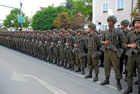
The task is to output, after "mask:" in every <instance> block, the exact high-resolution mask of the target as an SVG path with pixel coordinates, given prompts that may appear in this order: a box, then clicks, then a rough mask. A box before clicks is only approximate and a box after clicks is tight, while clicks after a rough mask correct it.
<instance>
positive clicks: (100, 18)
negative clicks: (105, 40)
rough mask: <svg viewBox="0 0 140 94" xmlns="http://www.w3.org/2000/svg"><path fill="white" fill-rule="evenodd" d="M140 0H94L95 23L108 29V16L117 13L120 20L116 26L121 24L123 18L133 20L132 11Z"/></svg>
mask: <svg viewBox="0 0 140 94" xmlns="http://www.w3.org/2000/svg"><path fill="white" fill-rule="evenodd" d="M137 1H138V0H93V23H95V24H96V25H97V29H98V30H99V29H101V30H106V29H107V28H108V25H107V21H106V19H107V17H108V16H110V15H115V16H116V17H117V20H118V22H117V23H116V25H115V27H118V26H120V23H121V21H122V20H124V19H127V20H129V21H130V22H131V20H132V17H131V11H132V9H133V8H134V7H135V6H136V3H137Z"/></svg>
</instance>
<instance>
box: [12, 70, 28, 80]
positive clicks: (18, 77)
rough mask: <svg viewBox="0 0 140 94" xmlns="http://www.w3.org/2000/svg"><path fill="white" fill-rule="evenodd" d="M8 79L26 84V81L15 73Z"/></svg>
mask: <svg viewBox="0 0 140 94" xmlns="http://www.w3.org/2000/svg"><path fill="white" fill-rule="evenodd" d="M10 79H11V80H15V81H20V82H27V80H26V79H25V78H24V77H23V76H22V75H21V74H19V73H17V72H16V71H14V72H13V74H12V76H11V78H10Z"/></svg>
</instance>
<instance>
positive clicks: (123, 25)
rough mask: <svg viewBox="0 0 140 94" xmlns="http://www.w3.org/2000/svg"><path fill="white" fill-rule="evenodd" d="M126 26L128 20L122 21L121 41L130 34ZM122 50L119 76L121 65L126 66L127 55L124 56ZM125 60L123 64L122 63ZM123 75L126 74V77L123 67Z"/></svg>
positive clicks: (121, 69)
mask: <svg viewBox="0 0 140 94" xmlns="http://www.w3.org/2000/svg"><path fill="white" fill-rule="evenodd" d="M128 25H129V21H128V20H123V21H122V22H121V31H120V32H121V33H122V39H123V40H124V39H125V37H126V35H127V34H128V33H130V30H129V29H128ZM123 50H124V52H123V54H122V56H121V57H120V72H121V74H122V71H123V64H125V66H126V64H127V58H128V57H127V55H125V52H126V51H125V50H126V49H123ZM124 60H125V63H124V62H123V61H124ZM125 73H126V76H127V70H126V67H125ZM125 81H126V77H125Z"/></svg>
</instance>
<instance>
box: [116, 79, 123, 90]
mask: <svg viewBox="0 0 140 94" xmlns="http://www.w3.org/2000/svg"><path fill="white" fill-rule="evenodd" d="M117 89H118V90H119V91H121V90H122V86H121V82H120V80H119V79H118V80H117Z"/></svg>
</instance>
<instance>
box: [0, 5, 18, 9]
mask: <svg viewBox="0 0 140 94" xmlns="http://www.w3.org/2000/svg"><path fill="white" fill-rule="evenodd" d="M0 6H2V7H7V8H16V7H11V6H7V5H0ZM16 9H20V8H16Z"/></svg>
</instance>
